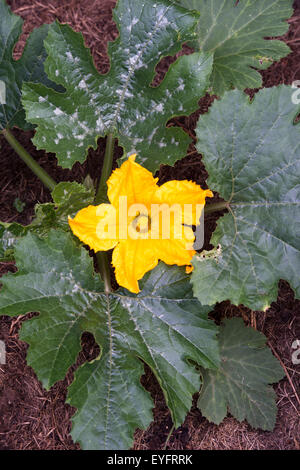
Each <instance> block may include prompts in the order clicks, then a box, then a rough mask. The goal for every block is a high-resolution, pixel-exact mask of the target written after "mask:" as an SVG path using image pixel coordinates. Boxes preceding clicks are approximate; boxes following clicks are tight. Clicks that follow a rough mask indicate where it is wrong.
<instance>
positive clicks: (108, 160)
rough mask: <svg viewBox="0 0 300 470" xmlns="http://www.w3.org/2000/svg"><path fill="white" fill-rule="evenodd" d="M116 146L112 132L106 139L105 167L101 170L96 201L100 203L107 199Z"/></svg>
mask: <svg viewBox="0 0 300 470" xmlns="http://www.w3.org/2000/svg"><path fill="white" fill-rule="evenodd" d="M114 146H115V139H114V137H113V135H112V134H108V136H107V140H106V148H105V155H104V161H103V167H102V172H101V178H100V182H99V186H98V190H97V194H96V197H95V203H96V204H100V203H101V202H106V201H107V186H106V181H107V180H108V178H109V177H110V174H111V171H112V166H113V156H114Z"/></svg>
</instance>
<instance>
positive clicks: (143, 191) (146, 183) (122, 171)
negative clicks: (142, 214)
mask: <svg viewBox="0 0 300 470" xmlns="http://www.w3.org/2000/svg"><path fill="white" fill-rule="evenodd" d="M135 157H136V155H135V154H134V155H131V156H130V157H129V158H128V160H126V162H124V163H123V164H122V165H121V167H120V168H117V169H116V170H114V171H113V173H112V174H111V176H110V178H109V179H108V181H107V187H108V191H107V195H108V199H109V201H110V202H111V203H112V204H113V206H115V207H116V208H118V207H119V198H120V197H121V196H123V197H124V196H126V197H127V205H128V207H130V206H131V205H132V204H138V203H140V204H145V205H148V204H151V202H152V197H153V194H154V193H155V191H156V189H157V185H156V182H157V180H158V178H153V175H152V173H151V172H150V171H148V170H146V168H143V167H142V166H141V165H139V164H138V163H136V162H135Z"/></svg>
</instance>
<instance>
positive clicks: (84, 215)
mask: <svg viewBox="0 0 300 470" xmlns="http://www.w3.org/2000/svg"><path fill="white" fill-rule="evenodd" d="M116 220H118V219H117V218H116V209H115V208H114V207H113V206H112V205H111V204H100V206H88V207H85V208H84V209H81V210H80V211H79V212H78V213H77V214H76V216H75V217H74V219H71V217H69V225H70V227H71V229H72V232H73V233H74V235H76V236H77V237H78V238H79V239H80V240H81V241H82V242H83V243H85V244H86V245H88V246H89V247H90V248H91V249H92V250H94V251H95V252H96V251H106V250H110V249H112V248H114V246H116V244H117V243H118V240H117V235H118V234H117V228H118V227H117V226H116Z"/></svg>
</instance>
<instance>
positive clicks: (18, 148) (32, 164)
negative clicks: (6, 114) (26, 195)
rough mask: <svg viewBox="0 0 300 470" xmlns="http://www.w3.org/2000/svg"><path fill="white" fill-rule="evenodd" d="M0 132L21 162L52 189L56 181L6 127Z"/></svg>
mask: <svg viewBox="0 0 300 470" xmlns="http://www.w3.org/2000/svg"><path fill="white" fill-rule="evenodd" d="M2 134H3V136H4V137H5V139H6V140H7V142H8V143H9V144H10V146H11V147H12V148H13V149H14V150H15V152H17V154H18V155H19V157H20V158H22V160H23V162H25V163H26V165H27V166H28V167H29V168H30V169H31V170H32V171H33V173H34V174H35V175H36V176H37V177H38V178H39V179H40V180H41V181H42V183H44V185H45V186H46V187H47V188H48V189H50V191H53V189H54V187H55V186H56V182H55V181H54V179H52V178H51V176H50V175H48V173H47V172H46V171H45V170H44V169H43V168H42V167H41V166H40V165H39V164H38V163H37V162H36V161H35V160H34V159H33V158H32V156H31V155H29V153H28V152H26V150H25V149H24V147H22V145H21V144H20V143H19V142H18V141H17V139H16V138H15V137H14V136H13V135H12V133H11V132H10V131H9V130H8V129H3V130H2Z"/></svg>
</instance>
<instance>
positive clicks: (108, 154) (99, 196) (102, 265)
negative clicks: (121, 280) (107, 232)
mask: <svg viewBox="0 0 300 470" xmlns="http://www.w3.org/2000/svg"><path fill="white" fill-rule="evenodd" d="M114 146H115V139H114V137H113V135H112V134H108V136H107V140H106V148H105V155H104V162H103V167H102V172H101V178H100V182H99V186H98V190H97V193H96V197H95V203H96V204H100V203H102V202H106V201H107V186H106V182H107V180H108V178H109V177H110V174H111V171H112V166H113V156H114ZM96 257H97V263H98V268H99V271H100V274H101V277H102V279H103V282H104V290H105V293H106V294H109V292H111V291H112V288H111V281H110V267H109V261H108V257H107V253H105V252H104V251H99V252H98V253H97V254H96Z"/></svg>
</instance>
